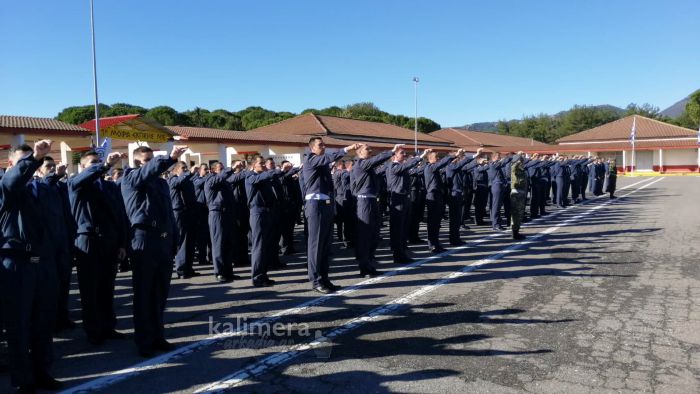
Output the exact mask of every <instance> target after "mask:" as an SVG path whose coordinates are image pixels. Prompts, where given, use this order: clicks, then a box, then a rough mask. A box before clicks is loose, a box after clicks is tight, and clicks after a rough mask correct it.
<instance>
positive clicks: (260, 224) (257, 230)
mask: <svg viewBox="0 0 700 394" xmlns="http://www.w3.org/2000/svg"><path fill="white" fill-rule="evenodd" d="M272 218H273V217H272V211H271V210H270V209H267V208H259V209H252V210H251V211H250V233H251V237H250V238H251V243H252V247H251V250H250V263H251V266H250V268H251V274H250V277H251V279H252V281H253V283H260V282H264V281H265V280H267V279H269V278H268V277H267V271H268V269H269V267H270V265H271V264H272V263H273V259H272V255H273V253H276V252H277V249H276V248H272V247H271V244H272V243H273V241H274V238H273V236H274V231H273V227H275V226H277V227H278V226H279V225H280V223H275V222H273V220H272Z"/></svg>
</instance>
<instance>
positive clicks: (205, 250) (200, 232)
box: [195, 204, 211, 264]
mask: <svg viewBox="0 0 700 394" xmlns="http://www.w3.org/2000/svg"><path fill="white" fill-rule="evenodd" d="M195 223H196V225H195V231H196V232H197V236H196V238H197V246H196V248H197V258H198V261H199V264H204V263H211V237H210V236H209V210H208V209H207V206H206V205H200V204H197V208H196V209H195Z"/></svg>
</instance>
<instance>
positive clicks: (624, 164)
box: [622, 150, 627, 174]
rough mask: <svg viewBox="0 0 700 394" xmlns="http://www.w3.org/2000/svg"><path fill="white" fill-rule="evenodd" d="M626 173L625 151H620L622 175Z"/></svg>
mask: <svg viewBox="0 0 700 394" xmlns="http://www.w3.org/2000/svg"><path fill="white" fill-rule="evenodd" d="M626 172H627V151H626V150H623V151H622V173H623V174H624V173H626Z"/></svg>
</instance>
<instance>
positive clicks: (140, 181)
mask: <svg viewBox="0 0 700 394" xmlns="http://www.w3.org/2000/svg"><path fill="white" fill-rule="evenodd" d="M175 163H177V161H176V160H173V159H172V158H170V156H156V157H154V158H153V159H151V160H150V161H149V162H148V163H146V164H144V165H143V166H142V167H141V168H139V169H136V170H133V171H131V172H129V174H128V175H125V176H124V181H123V182H125V183H126V184H128V185H130V186H131V187H134V188H139V187H141V186H142V185H144V184H145V183H146V182H148V181H149V180H151V179H153V178H157V177H159V176H160V174H162V173H163V172H165V170H167V169H168V168H170V166H172V165H173V164H175Z"/></svg>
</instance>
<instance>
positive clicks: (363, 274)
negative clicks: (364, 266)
mask: <svg viewBox="0 0 700 394" xmlns="http://www.w3.org/2000/svg"><path fill="white" fill-rule="evenodd" d="M380 275H382V272H381V271H377V270H371V271H360V277H361V278H376V277H377V276H380Z"/></svg>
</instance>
